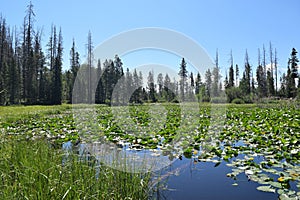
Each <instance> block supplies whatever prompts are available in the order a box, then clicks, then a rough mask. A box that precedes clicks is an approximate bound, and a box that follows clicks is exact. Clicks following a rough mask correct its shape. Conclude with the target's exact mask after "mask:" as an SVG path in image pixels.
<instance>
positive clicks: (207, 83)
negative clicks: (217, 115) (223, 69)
mask: <svg viewBox="0 0 300 200" xmlns="http://www.w3.org/2000/svg"><path fill="white" fill-rule="evenodd" d="M211 76H212V74H211V72H210V69H208V70H207V71H206V72H205V86H206V88H205V89H206V95H207V97H208V98H210V96H211V88H212V77H211Z"/></svg>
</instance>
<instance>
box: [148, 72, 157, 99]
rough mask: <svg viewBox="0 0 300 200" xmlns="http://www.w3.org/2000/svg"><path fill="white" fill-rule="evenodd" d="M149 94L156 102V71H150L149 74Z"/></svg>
mask: <svg viewBox="0 0 300 200" xmlns="http://www.w3.org/2000/svg"><path fill="white" fill-rule="evenodd" d="M148 91H149V92H148V96H149V100H150V101H151V102H156V101H157V100H156V93H155V84H154V73H153V72H152V71H149V74H148Z"/></svg>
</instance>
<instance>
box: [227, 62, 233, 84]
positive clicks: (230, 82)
mask: <svg viewBox="0 0 300 200" xmlns="http://www.w3.org/2000/svg"><path fill="white" fill-rule="evenodd" d="M226 78H227V76H226ZM227 79H228V78H227ZM228 87H229V88H231V87H234V70H233V65H231V66H230V68H229V80H228Z"/></svg>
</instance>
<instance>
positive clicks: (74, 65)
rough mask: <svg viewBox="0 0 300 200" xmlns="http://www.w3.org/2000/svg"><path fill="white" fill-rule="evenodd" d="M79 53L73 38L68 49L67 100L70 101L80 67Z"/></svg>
mask: <svg viewBox="0 0 300 200" xmlns="http://www.w3.org/2000/svg"><path fill="white" fill-rule="evenodd" d="M79 59H80V58H79V53H78V52H77V51H76V45H75V40H74V39H73V42H72V47H71V50H70V77H69V78H70V82H69V102H70V103H72V98H73V87H74V83H75V80H76V77H77V72H78V70H79V68H80V61H79Z"/></svg>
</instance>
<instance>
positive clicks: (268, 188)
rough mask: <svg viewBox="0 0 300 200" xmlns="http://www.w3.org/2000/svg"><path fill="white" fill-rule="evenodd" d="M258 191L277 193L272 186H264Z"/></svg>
mask: <svg viewBox="0 0 300 200" xmlns="http://www.w3.org/2000/svg"><path fill="white" fill-rule="evenodd" d="M256 189H257V190H259V191H262V192H272V193H275V191H276V190H275V189H274V188H272V187H271V186H270V185H262V186H259V187H257V188H256Z"/></svg>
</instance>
